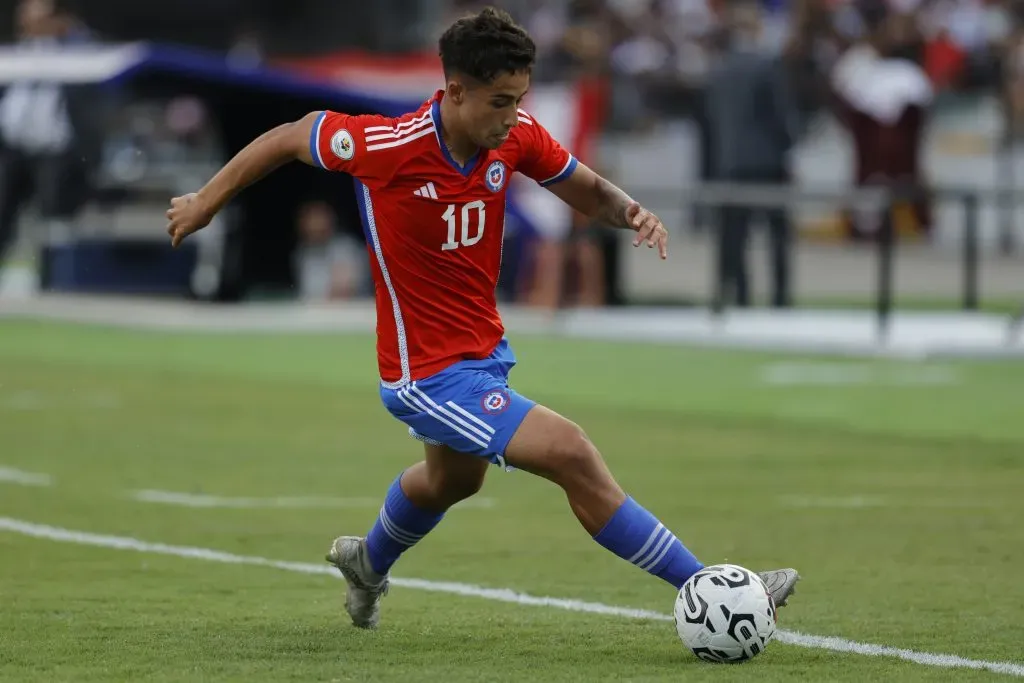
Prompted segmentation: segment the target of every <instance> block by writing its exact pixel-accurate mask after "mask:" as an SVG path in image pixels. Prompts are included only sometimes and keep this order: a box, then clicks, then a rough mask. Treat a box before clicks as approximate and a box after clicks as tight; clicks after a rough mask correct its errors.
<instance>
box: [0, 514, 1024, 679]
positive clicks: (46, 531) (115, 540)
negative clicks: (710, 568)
mask: <svg viewBox="0 0 1024 683" xmlns="http://www.w3.org/2000/svg"><path fill="white" fill-rule="evenodd" d="M0 530H2V531H10V532H12V533H17V534H22V535H24V536H31V537H33V538H44V539H48V540H51V541H58V542H62V543H77V544H80V545H91V546H98V547H101V548H116V549H118V550H134V551H137V552H144V553H157V554H161V555H172V556H174V557H186V558H191V559H196V560H206V561H208V562H222V563H225V564H245V565H255V566H260V567H273V568H274V569H283V570H285V571H291V572H299V573H302V574H324V575H328V576H337V572H335V571H334V569H333V568H331V567H329V566H327V565H326V564H309V563H306V562H283V561H280V560H271V559H268V558H265V557H253V556H249V555H235V554H233V553H225V552H221V551H219V550H209V549H206V548H192V547H188V546H176V545H166V544H163V543H148V542H146V541H141V540H139V539H136V538H129V537H125V536H106V535H102V534H92V533H87V532H83V531H72V530H70V529H61V528H59V527H52V526H47V525H44V524H34V523H32V522H26V521H23V520H19V519H11V518H8V517H0ZM391 582H392V583H393V584H394V585H396V586H400V587H405V588H412V589H416V590H425V591H434V592H438V593H452V594H455V595H463V596H467V597H474V598H482V599H484V600H495V601H498V602H508V603H513V604H516V605H529V606H535V607H554V608H556V609H563V610H568V611H571V612H586V613H589V614H604V615H608V616H616V617H624V618H628V619H652V620H657V621H672V617H671V615H668V614H661V613H660V612H652V611H650V610H642V609H633V608H630V607H614V606H612V605H603V604H601V603H596V602H584V601H582V600H566V599H564V598H548V597H538V596H534V595H527V594H525V593H519V592H516V591H513V590H511V589H508V588H484V587H483V586H474V585H472V584H466V583H451V582H444V581H428V580H425V579H402V578H394V579H392V580H391ZM776 638H777V639H778V640H779V642H782V643H786V644H788V645H797V646H799V647H807V648H814V649H819V650H831V651H833V652H841V653H848V654H858V655H865V656H868V657H896V658H899V659H903V660H906V661H909V662H914V663H916V664H923V665H925V666H934V667H939V668H944V669H976V670H982V671H992V672H995V673H1002V674H1007V675H1010V676H1019V677H1022V678H1024V665H1022V664H1014V663H1013V662H988V661H982V660H977V659H967V658H965V657H959V656H957V655H945V654H933V653H929V652H915V651H913V650H904V649H902V648H896V647H889V646H885V645H872V644H870V643H858V642H854V641H852V640H846V639H845V638H836V637H832V636H813V635H808V634H805V633H797V632H795V631H778V632H777V633H776Z"/></svg>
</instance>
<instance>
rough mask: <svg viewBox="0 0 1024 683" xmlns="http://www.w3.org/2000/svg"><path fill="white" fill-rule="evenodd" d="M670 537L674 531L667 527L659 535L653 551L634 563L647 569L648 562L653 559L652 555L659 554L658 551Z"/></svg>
mask: <svg viewBox="0 0 1024 683" xmlns="http://www.w3.org/2000/svg"><path fill="white" fill-rule="evenodd" d="M670 538H672V532H671V531H669V530H668V529H665V531H664V532H663V533H662V534H661V535H660V536H658V542H657V543H655V544H654V547H653V548H651V552H649V553H647V554H646V555H644V556H643V557H642V558H640V559H639V560H637V561H636V562H635V563H634V564H636V566H638V567H640V568H641V569H646V568H647V563H648V562H650V561H651V558H652V557H654V556H655V555H657V554H658V552H659V551H660V550H661V549H662V548H663V547H664V546H665V542H666V541H668V539H670Z"/></svg>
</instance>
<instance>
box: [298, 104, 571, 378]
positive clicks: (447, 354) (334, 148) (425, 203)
mask: <svg viewBox="0 0 1024 683" xmlns="http://www.w3.org/2000/svg"><path fill="white" fill-rule="evenodd" d="M443 95H444V91H438V92H437V93H436V94H435V95H434V97H433V98H431V99H430V100H428V101H427V102H425V103H424V104H423V106H422V107H420V109H419V110H418V111H416V112H415V113H411V114H406V115H404V116H401V117H399V118H388V117H385V116H377V115H359V116H350V115H346V114H339V113H336V112H324V113H323V114H322V115H321V116H320V118H319V119H317V122H316V124H315V125H314V127H313V132H312V135H311V139H310V151H311V153H312V156H313V160H314V162H315V163H316V164H318V165H319V166H321V167H323V168H325V169H328V170H331V171H341V172H344V173H349V174H351V175H352V176H353V177H354V178H355V181H356V182H355V184H356V197H357V200H358V202H359V207H360V210H361V212H362V217H363V229H364V232H365V234H366V242H367V250H368V252H369V255H370V264H371V270H372V272H373V280H374V285H375V290H376V299H377V360H378V364H379V366H380V376H381V380H382V381H383V382H384V385H385V386H387V387H389V388H394V387H398V386H401V385H403V384H405V383H406V382H409V381H411V380H416V379H422V378H424V377H429V376H430V375H433V374H435V373H437V372H440V371H441V370H443V369H444V368H446V367H448V366H449V365H451V364H452V363H456V362H458V361H460V360H466V359H482V358H486V357H487V356H488V355H489V354H490V353H491V352H492V351H493V350H494V349H495V347H496V346H497V345H498V343H499V342H500V341H501V338H502V336H503V335H504V332H505V330H504V327H503V325H502V323H501V318H500V316H499V315H498V306H497V301H496V299H495V288H496V287H497V283H498V270H499V268H500V267H501V247H502V237H503V232H504V227H505V194H506V191H507V188H508V180H509V174H510V173H512V172H515V171H519V172H520V173H523V174H524V175H526V176H528V177H530V178H532V179H534V180H536V181H537V182H538V183H540V184H541V185H542V186H548V185H552V184H554V183H557V182H559V181H561V180H564V179H566V178H568V177H569V176H570V175H572V173H573V171H574V170H575V169H576V159H575V158H574V157H573V156H572V155H571V154H569V152H567V151H566V150H565V149H563V148H562V147H561V145H559V144H558V143H557V142H556V141H555V140H554V139H553V138H552V137H551V136H550V135H549V134H548V132H547V131H546V130H545V129H544V128H543V126H541V125H540V124H539V123H537V122H536V121H534V120H533V119H532V118H531V117H530V116H529V115H528V114H527V113H526V112H524V111H522V110H519V125H518V126H516V127H515V128H513V129H512V132H511V134H510V135H509V138H508V140H506V141H505V142H504V143H503V144H502V145H501V147H499V148H498V149H496V150H480V151H479V152H478V153H477V155H476V156H474V157H473V159H471V160H470V161H469V162H468V163H467V164H466V165H465V166H464V167H463V166H459V165H458V164H457V163H456V162H455V161H454V160H453V159H452V157H451V154H450V153H449V152H448V148H447V147H446V146H445V145H444V142H443V140H442V138H441V136H442V132H441V131H442V128H441V108H440V102H441V98H442V96H443Z"/></svg>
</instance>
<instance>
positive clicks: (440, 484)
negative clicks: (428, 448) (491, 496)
mask: <svg viewBox="0 0 1024 683" xmlns="http://www.w3.org/2000/svg"><path fill="white" fill-rule="evenodd" d="M432 475H433V476H431V477H430V480H429V482H430V488H431V492H432V494H433V498H434V500H437V501H438V502H440V503H443V504H444V505H446V506H451V505H455V504H456V503H458V502H459V501H463V500H465V499H466V498H470V497H472V496H474V495H476V494H477V493H478V492H479V491H480V489H481V488H482V487H483V485H484V478H483V476H477V475H476V474H474V473H468V472H460V473H453V472H445V471H443V470H442V471H440V472H436V473H432Z"/></svg>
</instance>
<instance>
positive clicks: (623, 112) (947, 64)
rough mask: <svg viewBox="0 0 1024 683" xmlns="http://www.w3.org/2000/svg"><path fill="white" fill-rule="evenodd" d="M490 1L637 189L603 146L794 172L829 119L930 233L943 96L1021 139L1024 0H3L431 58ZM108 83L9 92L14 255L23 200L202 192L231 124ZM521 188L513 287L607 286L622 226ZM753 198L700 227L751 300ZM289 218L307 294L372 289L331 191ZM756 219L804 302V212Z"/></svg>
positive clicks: (856, 233) (65, 21)
mask: <svg viewBox="0 0 1024 683" xmlns="http://www.w3.org/2000/svg"><path fill="white" fill-rule="evenodd" d="M485 4H492V5H497V6H500V7H503V8H505V9H507V10H508V11H509V12H510V13H511V14H512V15H513V16H514V17H515V18H516V19H517V20H518V21H520V22H521V23H522V24H523V25H524V26H525V27H526V28H527V29H528V30H529V31H530V32H531V34H532V35H533V37H534V39H535V41H536V42H537V45H538V50H539V58H538V63H537V67H536V70H535V73H534V79H535V83H536V86H535V91H536V93H537V94H536V100H535V104H534V105H533V106H535V107H537V108H539V109H540V110H542V111H543V112H544V113H545V114H546V116H541V115H540V114H539V113H537V112H534V113H535V114H536V115H537V116H538V117H539V118H540V119H541V120H542V121H543V122H545V123H549V122H550V125H551V127H553V128H557V129H558V130H557V131H553V132H556V137H559V138H560V139H562V141H563V143H565V144H567V146H570V147H572V148H573V151H574V152H576V153H577V155H578V156H579V157H580V158H581V159H582V160H583V161H585V162H586V163H588V164H591V165H593V166H594V167H596V168H597V169H598V170H604V171H606V172H607V173H609V174H610V175H611V176H612V177H613V179H615V180H620V181H622V182H624V183H625V184H627V185H629V184H630V183H631V182H633V183H634V185H635V184H636V183H641V184H642V183H643V182H644V181H643V180H642V179H636V178H635V177H634V176H633V175H631V176H630V177H629V178H621V177H616V171H618V172H619V173H620V174H621V173H625V171H623V170H622V169H621V168H620V167H619V166H617V164H616V163H615V162H616V159H615V158H612V157H613V156H614V155H611V156H610V155H609V153H608V151H607V150H608V146H607V145H606V144H605V142H607V141H609V140H616V139H620V140H623V139H624V140H636V139H638V136H641V137H642V136H645V135H646V136H653V137H657V136H659V135H664V134H665V131H666V130H667V128H666V127H667V126H671V124H672V122H680V121H685V122H687V123H688V124H689V125H691V126H692V127H693V129H694V130H696V131H697V136H696V139H697V140H698V145H697V147H696V149H695V150H694V160H693V165H694V167H695V168H696V169H698V170H697V176H698V177H697V180H698V181H699V182H711V181H728V182H731V183H735V184H738V185H742V184H744V183H750V184H764V183H769V184H775V185H786V184H788V183H791V182H793V174H794V169H793V164H792V161H791V156H792V151H793V149H794V147H795V146H797V145H799V144H800V142H801V140H803V139H805V138H806V137H807V136H809V135H811V134H812V133H813V131H815V130H816V129H817V128H820V127H821V125H822V123H821V122H822V121H823V120H828V121H833V122H837V123H838V124H839V125H840V126H841V127H842V128H843V129H844V130H845V131H846V137H845V138H844V139H845V140H847V141H848V142H847V143H846V144H848V146H849V151H848V153H847V154H846V156H844V157H842V158H844V159H846V158H849V159H850V160H851V163H852V165H853V168H851V169H850V171H849V174H848V175H849V176H850V179H851V181H852V184H853V185H854V186H857V185H871V184H900V185H901V186H906V187H909V188H912V189H914V190H915V192H916V194H913V199H912V200H909V201H908V207H907V212H906V216H908V217H909V218H908V219H907V222H906V225H907V226H909V227H906V232H907V233H908V234H913V235H916V236H918V237H923V238H927V236H928V234H929V231H930V229H931V226H932V223H933V217H932V213H933V206H932V204H931V202H930V200H929V198H928V194H927V189H928V183H929V178H928V177H927V173H925V172H924V171H923V170H922V156H923V151H922V148H921V146H922V140H923V137H924V131H925V130H926V129H927V126H928V122H929V117H930V116H931V115H932V113H933V112H935V111H940V110H942V108H943V107H953V108H955V107H958V106H961V107H962V106H963V103H964V102H968V101H972V99H971V98H978V97H985V98H988V99H989V100H993V101H995V102H997V103H998V111H999V122H998V129H999V131H998V136H997V137H998V145H997V147H999V148H1009V147H1012V146H1013V143H1014V142H1015V140H1016V138H1017V137H1018V136H1019V135H1020V133H1021V132H1022V131H1024V125H1022V124H1024V2H1022V1H1021V0H890V1H888V2H886V1H884V0H851V1H843V0H492V1H491V2H487V3H484V2H477V1H476V0H449V1H442V0H375V2H371V3H349V2H329V1H327V0H323V1H317V0H292V1H290V2H283V1H282V2H278V1H276V0H244V1H243V0H223V1H218V0H203V2H198V1H196V0H179V1H176V2H175V3H166V4H164V5H163V6H160V7H157V6H155V5H154V6H149V4H148V3H138V2H128V1H127V0H97V1H96V2H88V1H87V0H81V1H79V2H62V1H60V0H19V1H18V2H7V3H6V5H7V9H6V11H3V12H2V14H3V15H4V17H3V21H4V22H9V23H6V24H0V31H5V32H6V33H7V35H8V37H9V39H10V41H11V42H12V43H15V44H16V45H18V49H23V50H31V49H37V48H39V47H41V46H42V47H52V46H53V45H68V44H82V43H94V44H106V43H110V44H116V43H121V42H124V41H133V40H152V41H160V42H163V43H175V44H180V45H191V46H194V47H200V48H204V49H209V50H214V51H217V52H218V53H220V54H224V55H227V56H228V59H229V61H230V62H231V63H232V64H233V65H236V66H240V67H251V68H258V67H259V66H260V65H263V64H266V63H274V62H276V61H277V60H280V59H284V58H304V59H309V58H316V57H317V56H318V55H324V54H330V53H334V52H338V51H347V50H359V51H369V52H370V53H371V54H381V55H416V54H427V55H429V54H431V53H432V51H433V50H434V45H435V42H436V39H437V36H438V35H439V34H440V32H441V31H442V30H443V28H444V27H445V26H446V25H447V24H448V23H449V22H450V21H452V20H453V19H454V18H456V17H458V16H460V15H462V14H465V13H467V12H471V11H474V10H477V9H479V8H481V7H482V6H484V5H485ZM436 78H437V80H436V82H435V83H433V84H431V85H432V87H438V86H440V85H441V81H440V74H437V76H436ZM96 92H97V91H95V90H90V89H89V88H88V87H84V86H74V85H68V86H65V85H60V84H57V85H53V84H50V85H40V84H39V83H33V82H25V83H20V84H19V83H18V82H12V83H10V84H9V85H7V87H6V89H5V90H4V93H3V95H2V99H0V142H2V144H0V258H2V257H3V254H4V252H5V251H6V252H8V253H9V252H10V251H11V250H10V248H9V247H10V246H11V245H12V244H14V242H15V235H16V234H17V233H18V231H17V229H16V226H17V224H18V221H19V217H20V216H21V211H22V209H23V208H24V207H26V206H28V205H29V204H30V203H29V202H28V200H29V199H32V198H34V199H35V200H37V201H36V202H34V203H31V204H32V205H33V206H34V207H35V208H34V209H33V210H34V211H36V212H38V216H39V218H40V219H41V220H40V221H39V222H38V223H37V224H38V225H39V226H41V227H39V228H35V230H37V232H36V233H34V235H35V237H38V239H39V241H49V242H51V243H52V242H54V241H60V240H61V239H66V238H67V236H68V235H69V234H70V233H71V232H72V231H73V229H72V228H71V227H69V226H70V225H72V224H73V223H74V222H75V220H77V217H78V216H79V215H80V214H81V213H82V211H83V210H84V207H87V206H88V205H89V204H90V202H93V203H96V202H99V203H100V204H101V205H102V204H103V201H104V200H106V201H107V202H108V204H110V203H111V202H115V200H117V198H118V197H121V198H122V199H123V196H122V195H123V192H125V191H126V190H125V188H126V187H129V186H131V187H132V188H134V190H135V191H137V194H135V195H133V196H136V197H138V198H139V199H138V201H137V202H136V204H137V205H139V206H143V203H144V201H145V199H146V198H147V195H146V194H145V192H143V191H142V190H140V189H139V186H140V184H141V185H145V184H144V183H141V179H142V178H143V177H145V178H146V179H148V180H150V181H152V179H153V178H154V177H155V176H159V173H158V172H157V171H154V169H160V168H165V169H170V170H168V171H167V172H166V173H165V174H164V176H165V177H164V178H163V180H162V182H151V183H150V185H147V186H146V187H145V188H143V189H147V188H148V189H149V190H150V191H151V192H152V193H153V196H154V197H159V196H165V195H166V191H186V190H188V189H193V188H194V187H195V186H196V185H197V184H198V183H201V182H202V180H203V179H204V178H205V176H206V175H208V173H209V172H210V171H212V170H215V169H216V168H217V166H218V165H219V164H220V163H222V162H223V161H224V160H225V159H226V156H227V154H228V153H229V146H228V145H226V143H225V140H224V136H223V134H222V132H223V122H221V124H220V125H218V122H217V121H216V120H215V119H216V116H217V112H216V111H214V110H213V109H212V108H211V107H210V105H209V101H208V100H207V99H204V98H203V97H200V96H196V95H194V94H193V93H190V92H162V93H159V95H153V94H152V93H147V94H146V95H145V96H132V97H123V96H121V97H120V98H119V97H117V96H114V95H109V94H108V95H104V98H105V99H104V98H100V97H97V96H96ZM104 92H106V91H104ZM550 112H555V115H554V116H552V115H550ZM559 112H561V113H562V115H561V116H559V115H558V113H559ZM560 119H561V121H560V122H559V120H560ZM559 126H561V127H559ZM631 144H632V143H631ZM612 149H615V148H614V147H613V148H612ZM602 150H604V151H603V152H602ZM991 153H993V154H994V153H995V151H991ZM133 183H134V185H133ZM119 191H120V192H122V195H119V194H118V192H119ZM112 197H113V199H112ZM523 197H524V206H526V207H527V208H526V212H527V214H529V212H530V210H531V203H532V207H533V208H532V210H533V213H534V217H535V218H536V220H535V221H534V222H533V223H534V224H533V226H532V229H531V231H530V239H529V240H525V241H524V242H525V246H524V247H523V249H522V250H520V251H521V254H520V255H521V259H520V260H519V262H518V265H519V266H520V267H518V268H516V269H515V270H514V273H515V277H514V281H513V282H511V283H505V284H503V296H504V298H506V299H510V300H516V301H521V302H525V303H530V304H533V305H537V306H544V307H552V306H559V305H563V304H565V303H567V302H568V303H575V304H579V305H603V304H606V303H608V302H609V301H610V300H611V299H613V298H614V292H613V291H612V289H613V287H611V286H610V285H609V283H610V282H611V281H612V279H613V278H612V277H611V276H610V275H609V272H608V271H609V270H614V269H615V267H616V266H615V263H616V260H615V257H614V251H615V249H616V245H617V242H616V241H615V240H614V239H613V238H610V237H609V236H608V235H607V234H606V232H605V231H603V230H601V229H600V228H599V227H597V226H593V225H589V224H588V223H587V222H586V221H585V220H583V219H582V217H579V216H573V215H571V213H559V212H558V211H557V210H555V209H553V208H551V206H550V205H549V204H545V203H544V200H542V199H536V200H534V199H531V198H530V197H529V191H528V190H523ZM117 201H119V200H117ZM157 203H158V202H156V201H154V206H155V205H156V204H157ZM755 209H756V207H754V206H744V205H742V204H741V203H740V204H735V205H733V206H730V207H724V208H722V209H721V210H718V209H714V210H712V209H707V208H704V209H702V208H700V207H698V208H695V210H694V213H693V216H692V221H690V225H688V226H687V227H689V228H692V229H693V230H695V231H699V230H701V229H704V228H707V227H708V226H709V225H710V226H711V227H712V228H713V230H714V234H715V235H716V237H715V238H714V239H715V240H716V243H717V270H716V272H717V276H716V277H717V280H718V283H719V287H718V289H717V291H716V297H718V298H719V300H720V302H721V303H731V304H735V305H749V303H750V299H751V296H750V293H749V284H748V283H747V276H746V274H745V265H744V263H745V259H744V257H743V254H744V251H745V249H746V244H747V242H748V234H749V232H750V230H751V225H752V224H753V223H752V221H753V220H754V217H755V214H756V213H757V211H756V210H755ZM119 210H124V209H123V208H119ZM140 210H141V211H149V212H151V213H152V211H153V210H154V207H152V206H150V207H147V208H143V209H140ZM160 213H162V212H160ZM103 215H104V216H106V217H107V218H105V219H104V220H109V216H110V213H109V211H108V212H107V213H105V214H103ZM842 215H843V219H842V222H841V225H840V227H839V228H838V232H839V233H840V235H841V237H842V238H843V239H847V240H870V239H871V238H872V236H873V235H874V234H875V233H876V232H877V223H878V217H877V216H874V217H871V216H869V217H867V218H866V219H865V218H864V217H863V216H858V214H857V212H855V211H853V210H852V209H851V210H849V211H843V212H842ZM292 216H293V224H292V225H291V229H290V230H289V231H288V232H289V234H290V235H291V237H292V239H291V241H290V242H282V243H281V244H282V245H284V246H285V247H286V248H288V249H289V251H290V258H289V263H290V268H291V270H290V273H289V279H290V284H291V286H292V287H293V290H292V291H295V292H297V293H298V295H299V296H300V297H302V298H305V299H310V300H318V299H328V298H334V299H338V298H348V297H357V296H365V295H366V294H368V293H369V291H370V290H369V287H370V285H369V280H368V277H369V275H368V272H367V270H366V267H365V265H364V263H363V261H364V259H363V255H362V250H363V248H364V247H363V243H362V236H361V230H360V228H359V226H358V224H353V221H352V220H351V218H350V217H349V216H346V215H343V214H342V213H339V212H338V211H336V210H335V208H334V207H333V205H332V203H331V201H330V198H329V197H326V196H319V195H317V193H316V192H311V193H310V195H309V196H307V197H304V198H303V200H302V202H301V204H300V206H299V208H298V210H296V211H294V212H293V213H292ZM762 217H763V218H764V221H763V222H764V224H765V225H766V226H767V234H768V235H769V239H770V241H771V243H772V249H771V257H770V258H771V273H772V281H773V293H772V296H771V303H772V304H773V305H776V306H788V305H790V303H791V298H792V297H791V292H790V285H789V282H788V280H789V276H788V272H789V269H790V265H789V252H790V250H791V245H792V242H793V240H794V239H795V238H796V236H795V235H794V232H795V229H794V227H793V226H792V223H793V220H792V217H791V216H790V215H789V213H788V212H787V211H786V210H785V209H784V208H781V207H780V208H775V209H771V210H769V211H767V212H764V215H763V216H762ZM125 220H128V219H125ZM901 226H902V224H901ZM901 229H902V227H901ZM44 233H45V236H44V237H39V235H44ZM26 239H27V241H29V242H32V239H34V238H25V237H24V235H23V236H22V240H23V241H25V240H26ZM517 253H518V252H517Z"/></svg>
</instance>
